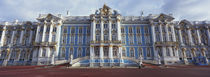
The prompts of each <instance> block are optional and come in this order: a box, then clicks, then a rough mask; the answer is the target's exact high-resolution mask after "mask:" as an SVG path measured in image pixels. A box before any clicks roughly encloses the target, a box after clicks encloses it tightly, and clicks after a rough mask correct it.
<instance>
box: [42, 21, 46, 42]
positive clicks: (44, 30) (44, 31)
mask: <svg viewBox="0 0 210 77" xmlns="http://www.w3.org/2000/svg"><path fill="white" fill-rule="evenodd" d="M46 23H47V22H46V21H45V23H44V29H43V34H42V42H44V41H45V33H46V29H47V25H46Z"/></svg>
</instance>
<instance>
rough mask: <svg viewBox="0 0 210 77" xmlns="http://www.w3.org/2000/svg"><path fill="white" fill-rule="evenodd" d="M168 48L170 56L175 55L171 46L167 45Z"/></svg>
mask: <svg viewBox="0 0 210 77" xmlns="http://www.w3.org/2000/svg"><path fill="white" fill-rule="evenodd" d="M168 48H169V52H170V56H171V57H172V56H173V55H175V53H173V52H174V51H173V50H172V47H168Z"/></svg>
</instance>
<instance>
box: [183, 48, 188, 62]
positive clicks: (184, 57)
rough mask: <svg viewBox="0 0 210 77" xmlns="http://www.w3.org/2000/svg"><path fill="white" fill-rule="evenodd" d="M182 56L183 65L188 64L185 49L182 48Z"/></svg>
mask: <svg viewBox="0 0 210 77" xmlns="http://www.w3.org/2000/svg"><path fill="white" fill-rule="evenodd" d="M182 54H183V60H184V64H186V65H187V64H189V62H188V60H187V57H186V48H182Z"/></svg>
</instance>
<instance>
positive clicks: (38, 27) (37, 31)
mask: <svg viewBox="0 0 210 77" xmlns="http://www.w3.org/2000/svg"><path fill="white" fill-rule="evenodd" d="M39 31H40V25H38V26H37V30H36V39H35V42H39V39H40V38H39V36H40V35H39Z"/></svg>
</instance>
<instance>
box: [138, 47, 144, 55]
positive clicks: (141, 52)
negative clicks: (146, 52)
mask: <svg viewBox="0 0 210 77" xmlns="http://www.w3.org/2000/svg"><path fill="white" fill-rule="evenodd" d="M140 55H141V56H143V51H142V48H138V56H140Z"/></svg>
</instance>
